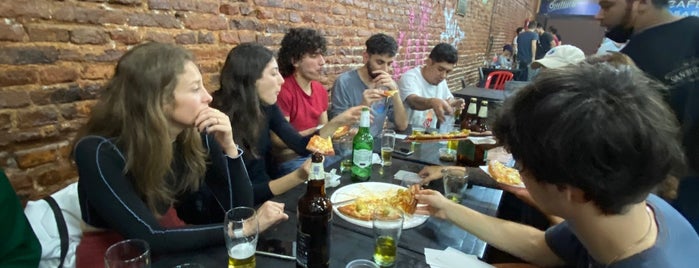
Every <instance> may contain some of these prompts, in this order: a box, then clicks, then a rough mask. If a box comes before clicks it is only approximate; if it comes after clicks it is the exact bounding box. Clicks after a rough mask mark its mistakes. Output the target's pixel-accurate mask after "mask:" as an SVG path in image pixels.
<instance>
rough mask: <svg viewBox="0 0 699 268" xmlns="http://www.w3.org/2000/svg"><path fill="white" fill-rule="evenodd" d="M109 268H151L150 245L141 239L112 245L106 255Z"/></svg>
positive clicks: (105, 264) (105, 261)
mask: <svg viewBox="0 0 699 268" xmlns="http://www.w3.org/2000/svg"><path fill="white" fill-rule="evenodd" d="M104 266H105V267H107V268H148V267H150V245H148V242H146V241H145V240H141V239H128V240H124V241H121V242H117V243H115V244H114V245H111V246H110V247H109V248H108V249H107V252H105V253H104Z"/></svg>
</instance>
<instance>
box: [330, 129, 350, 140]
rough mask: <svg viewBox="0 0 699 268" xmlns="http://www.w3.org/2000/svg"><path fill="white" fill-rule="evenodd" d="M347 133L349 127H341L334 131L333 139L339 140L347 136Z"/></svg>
mask: <svg viewBox="0 0 699 268" xmlns="http://www.w3.org/2000/svg"><path fill="white" fill-rule="evenodd" d="M349 131H350V127H349V126H341V127H339V128H337V129H336V130H335V132H334V133H333V139H339V138H341V137H342V136H345V135H347V133H349Z"/></svg>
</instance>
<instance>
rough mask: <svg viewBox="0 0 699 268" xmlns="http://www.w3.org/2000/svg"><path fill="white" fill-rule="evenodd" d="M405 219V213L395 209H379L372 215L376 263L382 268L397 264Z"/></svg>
mask: <svg viewBox="0 0 699 268" xmlns="http://www.w3.org/2000/svg"><path fill="white" fill-rule="evenodd" d="M403 219H404V217H403V212H402V211H400V210H399V209H394V208H383V209H379V210H377V211H375V212H374V213H373V214H372V226H373V229H374V241H375V246H374V262H375V263H376V264H378V265H379V266H381V267H385V266H391V265H393V264H394V263H395V262H396V250H397V247H398V240H400V234H401V232H402V231H403Z"/></svg>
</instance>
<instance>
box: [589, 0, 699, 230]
mask: <svg viewBox="0 0 699 268" xmlns="http://www.w3.org/2000/svg"><path fill="white" fill-rule="evenodd" d="M599 6H600V11H599V13H597V15H596V16H595V19H597V20H599V21H600V24H601V25H602V26H604V27H607V33H606V34H605V36H606V37H608V38H609V39H611V40H613V41H615V42H619V43H624V42H627V41H628V42H627V44H626V46H625V47H624V48H623V49H622V50H621V52H622V53H624V54H626V55H628V56H629V57H631V59H633V60H634V62H636V65H637V66H638V67H639V68H640V69H641V70H643V71H645V72H646V73H648V74H649V75H651V76H652V77H654V78H656V79H658V80H660V81H661V82H663V83H665V84H666V85H667V86H668V87H669V90H668V91H667V92H666V93H664V95H665V96H664V97H665V101H667V102H668V104H670V107H671V108H672V110H673V111H674V112H675V116H677V119H678V120H679V122H680V126H681V128H682V134H683V135H682V136H683V140H682V145H683V147H684V150H685V155H686V158H687V166H688V172H686V173H685V174H684V179H683V180H682V182H681V184H680V189H679V193H680V194H679V196H678V202H680V203H682V202H685V201H684V199H683V198H685V197H686V196H683V195H682V193H683V192H686V191H685V190H684V189H683V187H687V186H688V185H691V186H692V187H695V188H699V138H697V137H699V126H697V125H698V124H699V91H698V90H699V49H697V48H699V17H696V16H687V17H677V16H675V15H673V14H672V13H670V10H669V1H668V0H645V1H625V0H600V1H599ZM689 202H691V204H686V203H685V204H675V205H676V207H677V208H678V209H679V210H680V212H681V213H683V214H684V215H685V217H687V218H688V219H689V220H690V222H692V224H693V225H694V227H695V229H696V228H699V195H697V194H696V192H695V193H694V194H693V199H692V200H691V201H689ZM684 208H688V209H684Z"/></svg>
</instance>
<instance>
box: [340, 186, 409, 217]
mask: <svg viewBox="0 0 699 268" xmlns="http://www.w3.org/2000/svg"><path fill="white" fill-rule="evenodd" d="M419 190H420V185H418V184H415V185H412V186H410V188H408V189H395V190H389V191H388V192H385V193H382V194H375V195H371V196H366V197H359V198H357V199H356V200H355V201H354V203H351V204H348V205H344V206H341V207H338V208H337V210H338V211H340V213H342V214H344V215H347V216H349V217H352V218H355V219H358V220H363V221H369V220H371V215H372V213H373V212H374V211H380V212H381V213H386V216H389V218H390V217H391V216H395V218H396V219H397V218H398V217H400V216H399V215H397V214H395V215H392V214H393V213H395V212H394V211H395V210H394V209H400V210H401V211H403V213H405V214H413V213H415V210H416V209H417V200H416V199H415V194H416V193H417V192H418V191H419Z"/></svg>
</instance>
